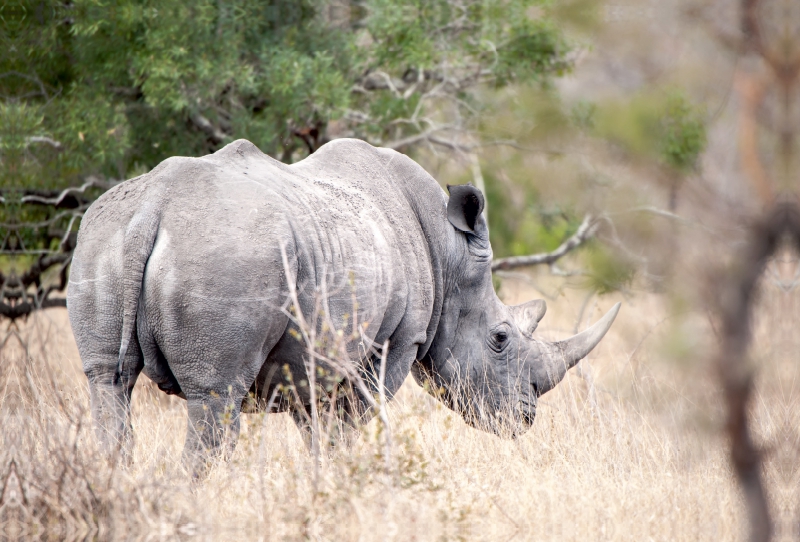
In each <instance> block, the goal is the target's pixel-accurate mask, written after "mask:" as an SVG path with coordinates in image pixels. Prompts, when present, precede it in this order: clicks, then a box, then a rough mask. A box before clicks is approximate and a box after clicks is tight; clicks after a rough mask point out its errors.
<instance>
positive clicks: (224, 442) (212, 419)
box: [183, 386, 245, 478]
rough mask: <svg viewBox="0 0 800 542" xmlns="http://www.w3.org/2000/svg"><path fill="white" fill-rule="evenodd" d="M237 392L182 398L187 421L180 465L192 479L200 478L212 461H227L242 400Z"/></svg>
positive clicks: (238, 390) (240, 391) (231, 389)
mask: <svg viewBox="0 0 800 542" xmlns="http://www.w3.org/2000/svg"><path fill="white" fill-rule="evenodd" d="M237 388H239V389H234V388H233V386H229V389H228V390H220V391H214V390H209V391H208V393H205V394H194V395H189V396H187V397H186V401H187V413H188V415H189V416H188V417H189V419H188V427H187V432H186V443H185V445H184V449H183V463H184V465H185V466H186V467H187V468H188V469H189V470H190V471H191V472H192V475H193V477H194V478H202V477H203V476H204V475H205V474H206V472H207V470H208V468H209V467H210V465H211V463H212V462H213V461H214V460H216V459H218V458H220V457H222V458H227V457H229V456H230V454H231V453H232V452H233V449H234V448H235V447H236V441H237V440H238V438H239V429H240V409H241V404H242V399H243V398H244V396H245V392H244V390H243V389H240V387H237Z"/></svg>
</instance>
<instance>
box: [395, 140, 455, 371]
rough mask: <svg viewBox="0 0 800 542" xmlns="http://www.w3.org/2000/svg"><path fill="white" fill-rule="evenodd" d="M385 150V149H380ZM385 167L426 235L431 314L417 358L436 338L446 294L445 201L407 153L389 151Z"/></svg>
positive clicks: (428, 177) (436, 185)
mask: <svg viewBox="0 0 800 542" xmlns="http://www.w3.org/2000/svg"><path fill="white" fill-rule="evenodd" d="M382 150H384V149H382ZM390 152H391V154H389V155H388V156H387V158H388V160H387V162H386V163H385V166H389V165H390V164H391V167H387V169H388V170H389V173H390V175H391V176H392V177H393V182H394V183H395V186H396V187H397V188H398V189H399V190H400V191H401V192H402V194H403V196H405V199H406V201H407V202H408V204H409V206H410V207H411V209H412V211H413V212H414V215H415V218H416V220H417V223H418V224H419V226H420V228H421V229H422V233H423V235H424V237H425V250H427V255H428V261H429V262H430V273H431V278H432V279H433V299H432V300H431V302H432V305H433V306H432V307H431V316H430V321H429V322H428V326H427V328H426V331H425V335H426V340H425V343H424V344H420V346H419V349H418V350H417V360H422V359H424V358H425V357H426V356H427V354H428V351H429V349H430V347H431V343H433V340H434V338H435V337H436V332H437V330H438V329H439V321H440V319H441V316H442V307H443V304H444V295H445V288H446V285H445V280H444V277H445V266H446V265H447V258H446V254H447V246H448V235H449V234H450V232H449V231H448V228H449V227H450V224H449V223H448V222H447V200H446V198H445V194H444V191H443V190H442V189H441V187H440V186H439V184H438V183H437V182H436V181H435V180H434V179H433V178H432V177H431V176H430V175H429V174H428V172H426V171H425V170H424V169H422V167H421V166H419V165H418V164H416V163H415V162H413V161H412V160H411V159H410V158H408V157H406V156H402V155H399V156H398V153H396V152H395V151H390Z"/></svg>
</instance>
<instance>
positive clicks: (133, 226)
mask: <svg viewBox="0 0 800 542" xmlns="http://www.w3.org/2000/svg"><path fill="white" fill-rule="evenodd" d="M160 222H161V214H160V213H159V212H158V209H156V208H155V207H154V206H152V205H148V204H145V205H143V206H142V207H141V208H140V209H139V210H138V211H136V214H134V216H133V218H132V219H131V221H130V223H129V224H128V228H127V229H126V230H125V239H124V241H123V248H122V253H123V265H122V334H121V340H120V345H119V359H118V361H117V371H116V373H115V374H114V384H117V383H119V382H120V379H121V378H122V376H123V375H124V374H125V371H124V370H125V367H124V362H125V354H126V353H127V352H128V346H129V345H130V342H131V340H132V339H133V334H134V333H135V326H136V313H137V311H138V309H139V296H140V294H141V292H142V281H143V280H144V270H145V267H146V266H147V260H148V259H149V258H150V253H151V252H152V251H153V246H154V245H155V242H156V237H157V235H158V227H159V224H160Z"/></svg>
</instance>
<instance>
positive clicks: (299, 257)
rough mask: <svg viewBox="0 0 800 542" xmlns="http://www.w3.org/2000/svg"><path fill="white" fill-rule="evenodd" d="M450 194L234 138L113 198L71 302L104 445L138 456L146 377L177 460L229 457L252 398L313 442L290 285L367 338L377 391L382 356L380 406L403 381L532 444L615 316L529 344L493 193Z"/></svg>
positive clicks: (370, 153)
mask: <svg viewBox="0 0 800 542" xmlns="http://www.w3.org/2000/svg"><path fill="white" fill-rule="evenodd" d="M449 191H450V197H449V198H448V197H446V195H445V193H444V192H443V191H442V189H441V188H440V187H439V185H438V184H437V183H436V181H435V180H434V179H433V178H432V177H431V176H430V175H429V174H428V173H426V172H425V170H424V169H423V168H422V167H420V166H419V165H418V164H417V163H416V162H414V161H413V160H411V159H410V158H408V157H406V156H404V155H402V154H399V153H397V152H395V151H392V150H388V149H380V148H375V147H372V146H371V145H369V144H367V143H365V142H362V141H358V140H352V139H339V140H335V141H332V142H330V143H328V144H326V145H324V146H323V147H321V148H320V149H319V150H318V151H317V152H316V153H314V154H313V155H311V156H309V157H308V158H306V159H305V160H302V161H301V162H298V163H296V164H293V165H285V164H282V163H281V162H278V161H276V160H273V159H272V158H270V157H269V156H267V155H265V154H263V153H262V152H261V151H259V150H258V148H256V147H255V146H254V145H253V144H252V143H250V142H248V141H245V140H238V141H235V142H233V143H231V144H229V145H227V146H226V147H225V148H223V149H221V150H220V151H218V152H216V153H214V154H212V155H209V156H204V157H202V158H183V157H174V158H169V159H167V160H165V161H164V162H162V163H161V164H159V165H158V166H157V167H156V168H154V169H153V170H152V171H151V172H149V173H147V174H145V175H142V176H140V177H137V178H135V179H131V180H129V181H127V182H124V183H122V184H120V185H119V186H117V187H115V188H113V189H112V190H109V191H108V192H107V193H105V194H104V195H103V196H102V197H100V198H99V199H98V200H97V201H96V202H95V203H94V204H93V205H92V206H91V207H90V209H89V210H88V211H87V212H86V215H85V217H84V218H83V222H82V224H81V228H80V232H79V236H78V244H77V248H76V249H75V253H74V260H73V263H72V269H71V276H70V282H69V293H68V301H67V303H68V309H69V317H70V322H71V324H72V328H73V332H74V334H75V339H76V341H77V344H78V349H79V351H80V356H81V359H82V363H83V369H84V371H85V373H86V376H87V377H88V380H89V386H90V391H91V403H92V413H93V417H94V420H95V423H96V427H97V431H98V435H99V437H100V439H101V442H103V443H104V444H105V445H106V446H113V445H114V444H115V443H116V444H123V445H127V443H129V441H130V433H131V429H130V422H129V411H130V398H131V391H132V389H133V386H134V384H135V382H136V379H137V377H138V375H139V374H140V372H142V371H144V373H145V374H146V375H147V376H148V377H149V378H150V379H152V380H153V381H154V382H155V383H156V384H158V386H159V388H161V389H162V390H163V391H165V392H167V393H172V394H178V395H180V396H181V397H183V398H185V399H186V401H187V403H188V417H189V431H188V432H187V437H186V444H185V449H184V454H185V458H192V457H205V456H207V455H208V454H213V453H215V452H217V451H218V450H219V449H220V446H221V445H222V443H223V441H224V440H225V438H223V437H224V434H229V435H231V436H232V441H233V442H235V436H236V434H237V432H238V428H239V413H240V411H241V407H242V405H243V403H245V404H247V397H248V393H251V394H253V396H255V399H256V402H257V404H260V405H261V406H262V407H263V405H264V399H265V398H268V397H276V396H277V397H279V399H280V400H277V401H273V402H272V403H271V404H270V405H269V406H270V408H271V409H272V410H273V411H274V410H281V409H289V410H291V411H292V412H293V414H294V417H295V419H296V420H297V421H298V424H299V425H301V426H303V425H307V424H306V423H305V422H304V420H306V419H307V418H306V416H305V415H299V414H302V412H301V411H302V409H306V410H307V409H310V389H309V386H308V385H307V383H306V381H307V380H308V375H307V374H306V365H305V363H304V356H306V353H307V350H306V348H307V345H306V344H305V343H304V342H303V341H300V340H298V339H297V337H298V332H299V331H300V330H298V329H297V324H296V323H295V321H294V320H293V319H292V318H290V315H291V310H290V307H289V303H288V301H287V297H288V294H289V292H290V286H293V287H294V290H295V291H296V292H297V300H298V304H299V309H300V311H301V312H302V314H304V315H306V317H308V315H310V314H311V313H312V312H313V311H314V309H315V306H317V305H315V303H317V302H318V299H319V294H320V292H323V290H324V293H325V295H326V297H325V305H324V307H325V315H326V318H328V320H327V321H329V322H340V323H341V325H342V329H343V330H344V332H345V333H352V332H356V333H358V334H360V337H359V339H358V340H354V341H351V342H350V345H349V347H348V348H349V349H350V352H349V354H350V355H351V356H352V357H353V359H362V361H363V362H362V363H361V364H360V365H359V367H358V370H359V371H360V373H361V375H362V377H363V379H364V381H366V382H369V383H370V385H371V386H372V389H373V390H375V389H377V387H376V386H377V384H376V383H377V375H376V373H377V365H376V364H375V363H374V361H375V359H377V357H378V356H379V354H378V350H376V349H375V348H373V346H374V345H379V346H380V345H383V344H384V343H385V342H386V341H388V344H389V345H390V346H389V351H388V354H385V355H386V356H387V357H386V360H385V388H384V390H385V393H386V394H387V396H389V397H391V396H392V395H393V394H394V393H395V392H396V391H397V390H398V389H399V388H400V386H401V384H402V383H403V381H404V380H405V378H406V377H407V375H408V374H409V372H410V373H412V374H413V375H414V377H415V378H416V379H417V381H418V382H424V381H426V380H429V381H430V383H431V385H430V386H429V387H428V389H431V390H439V391H440V392H441V393H438V394H437V396H438V397H440V398H441V399H442V400H444V401H445V403H446V404H447V405H448V406H449V407H450V408H452V409H454V410H456V411H458V412H460V413H461V414H462V415H463V416H464V418H465V419H466V420H467V421H468V422H469V423H471V424H473V425H476V426H478V427H481V428H484V429H489V430H492V429H494V430H498V429H497V428H498V427H499V424H498V423H497V420H498V419H500V418H502V419H504V420H506V421H511V422H513V423H511V424H510V427H511V429H510V433H511V434H518V433H521V432H522V431H524V430H525V429H526V428H527V427H529V426H530V424H531V423H532V422H533V419H534V415H535V412H536V402H537V398H538V397H539V396H541V395H542V394H543V393H545V392H547V391H548V390H550V389H551V388H552V387H553V386H554V385H556V384H557V383H558V382H559V381H560V380H561V379H562V378H563V377H564V375H565V373H566V371H567V370H568V369H569V368H570V367H572V366H573V365H575V364H576V363H577V362H578V361H579V360H580V359H582V358H583V357H584V356H586V355H587V354H588V353H589V352H590V351H591V350H592V348H594V347H595V345H597V343H598V342H599V341H600V339H601V338H602V337H603V336H604V335H605V333H606V331H607V330H608V329H609V327H610V326H611V324H612V322H613V320H614V318H615V317H616V314H617V312H618V310H619V305H616V306H615V307H614V308H613V309H612V310H611V311H610V312H609V313H608V314H607V315H606V316H605V317H603V318H602V319H601V320H600V321H599V322H598V323H596V324H595V325H594V326H592V327H591V328H589V329H588V330H586V331H584V332H583V333H580V334H578V335H576V336H574V337H572V338H570V339H568V340H565V341H560V342H555V343H552V342H545V341H542V340H539V339H537V338H535V337H534V336H533V335H532V333H533V331H534V330H535V329H536V326H537V324H538V322H539V320H540V319H541V318H542V316H543V315H544V312H545V304H544V302H543V301H541V300H537V301H531V302H529V303H525V304H522V305H517V306H506V305H504V304H503V303H502V302H501V301H500V300H499V299H498V298H497V296H496V295H495V292H494V288H493V285H492V276H491V270H490V266H491V262H492V249H491V246H490V244H489V236H488V230H487V227H486V223H485V220H484V217H483V216H482V210H483V205H484V200H483V195H482V194H481V192H480V191H479V190H477V189H476V188H474V187H472V186H470V185H460V186H454V187H450V188H449ZM354 303H355V304H354ZM354 306H355V307H357V310H356V311H355V312H354V310H353V309H354ZM356 318H357V320H356ZM354 320H356V321H357V322H358V324H357V329H353V324H354ZM362 323H368V325H367V326H364V325H362ZM348 326H349V327H348ZM320 330H321V331H322V330H323V328H320ZM365 345H367V346H365ZM365 354H366V355H365ZM365 358H366V359H365ZM287 378H290V379H291V380H292V381H293V382H294V383H297V385H296V386H295V390H296V391H295V392H293V393H295V395H294V397H295V400H291V397H288V396H285V395H286V394H287V393H288V392H286V391H285V390H287V389H289V388H288V387H286V386H281V385H282V384H286V383H287ZM304 386H305V387H304ZM362 389H363V387H362ZM276 390H278V391H276ZM280 390H284V392H281V391H280ZM281 393H284V396H282V395H281ZM273 394H276V395H273ZM355 396H356V400H355V401H351V404H349V405H348V406H347V408H346V409H342V410H343V411H347V412H348V413H349V414H348V415H349V416H353V415H354V414H355V415H357V416H359V417H361V419H363V417H365V416H369V415H370V414H371V413H372V411H373V408H371V407H370V404H371V403H370V401H368V400H367V398H366V397H365V396H364V392H363V391H362V392H358V391H357V393H356V394H355ZM298 399H299V400H298ZM251 404H252V401H251ZM509 414H510V415H509ZM507 425H508V424H507ZM223 428H227V429H228V431H223Z"/></svg>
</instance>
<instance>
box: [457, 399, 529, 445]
mask: <svg viewBox="0 0 800 542" xmlns="http://www.w3.org/2000/svg"><path fill="white" fill-rule="evenodd" d="M463 418H464V421H465V422H466V423H467V425H469V426H470V427H473V428H475V429H479V430H481V431H484V432H486V433H491V434H494V435H496V436H498V437H501V438H507V439H515V438H518V437H520V436H522V435H524V434H525V433H527V432H528V430H529V429H530V428H531V427H532V426H533V422H534V420H535V419H536V405H535V404H529V403H527V402H524V401H520V402H519V403H518V404H517V406H516V408H511V407H510V406H509V405H497V406H494V408H488V409H478V408H474V409H470V410H469V411H468V412H464V413H463Z"/></svg>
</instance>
